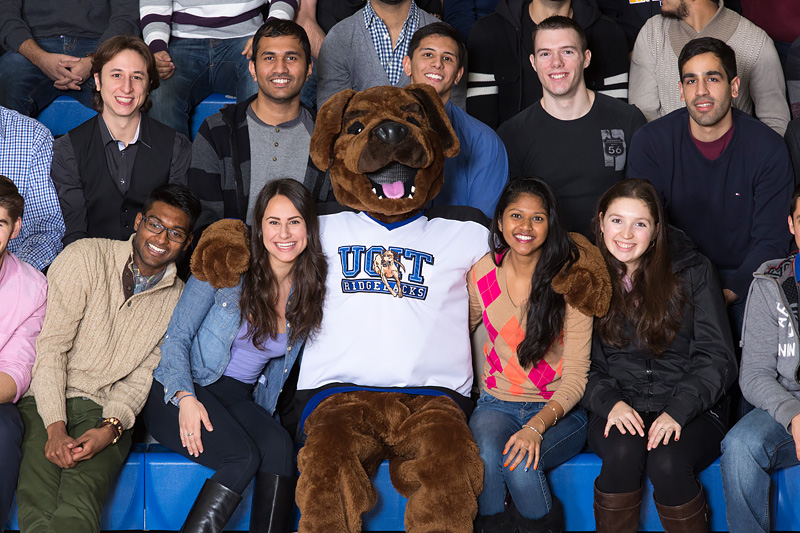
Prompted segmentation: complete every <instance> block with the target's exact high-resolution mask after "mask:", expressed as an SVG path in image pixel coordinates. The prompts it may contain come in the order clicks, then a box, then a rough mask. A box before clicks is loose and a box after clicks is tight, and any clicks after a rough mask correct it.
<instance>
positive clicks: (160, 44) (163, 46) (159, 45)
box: [150, 39, 169, 54]
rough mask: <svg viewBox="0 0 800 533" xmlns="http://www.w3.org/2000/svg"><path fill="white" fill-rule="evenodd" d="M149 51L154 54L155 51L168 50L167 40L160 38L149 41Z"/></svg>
mask: <svg viewBox="0 0 800 533" xmlns="http://www.w3.org/2000/svg"><path fill="white" fill-rule="evenodd" d="M150 51H151V52H153V53H154V54H155V53H157V52H167V51H169V46H167V42H166V41H163V40H161V39H156V40H154V41H153V42H151V43H150Z"/></svg>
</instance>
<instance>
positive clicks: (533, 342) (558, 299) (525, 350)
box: [489, 177, 578, 368]
mask: <svg viewBox="0 0 800 533" xmlns="http://www.w3.org/2000/svg"><path fill="white" fill-rule="evenodd" d="M523 194H530V195H532V196H537V197H539V199H540V200H541V201H542V206H543V207H544V208H545V210H546V211H547V221H548V233H547V239H546V240H545V241H544V243H543V244H542V255H541V256H540V257H539V261H538V262H537V263H536V268H535V269H534V271H533V277H532V278H531V293H530V295H529V296H528V302H527V304H525V309H524V310H523V312H524V314H525V339H524V340H523V341H522V342H521V343H520V345H519V346H517V359H518V360H519V364H520V366H522V367H523V368H529V367H532V366H534V365H536V364H537V363H538V362H539V361H541V360H542V358H543V357H544V356H545V354H546V353H547V352H548V350H549V349H550V346H551V345H552V344H553V342H554V341H555V340H556V339H558V338H559V337H560V336H561V330H562V328H563V326H564V309H565V303H564V297H563V296H562V295H560V294H558V293H557V292H555V291H554V290H553V287H552V286H551V282H552V281H553V278H554V277H555V276H556V275H557V274H558V273H559V272H561V270H562V269H563V268H564V267H565V266H566V268H567V269H569V268H570V267H571V266H572V264H573V263H574V262H575V261H576V260H577V259H578V246H577V245H576V244H575V241H573V240H572V237H570V236H569V233H568V232H567V230H566V228H564V224H563V223H562V222H561V215H560V210H559V207H558V199H557V198H556V195H555V193H553V189H551V188H550V186H549V185H548V184H547V182H545V181H544V180H543V179H542V178H535V177H531V178H520V179H515V180H512V181H510V182H509V183H508V184H507V185H506V186H505V188H504V189H503V192H502V193H501V194H500V199H499V200H498V201H497V207H496V208H495V210H494V217H493V218H492V227H491V231H490V233H489V248H490V249H491V250H492V252H493V253H492V259H493V260H494V263H495V265H497V266H500V264H501V263H502V261H503V259H504V258H505V255H506V254H505V252H506V251H507V250H508V248H509V246H508V243H507V242H506V240H505V238H504V237H503V232H502V231H500V224H499V221H500V220H502V218H503V213H504V212H505V210H506V208H507V207H508V206H509V204H511V203H513V202H515V201H516V200H517V199H518V198H519V197H520V196H522V195H523Z"/></svg>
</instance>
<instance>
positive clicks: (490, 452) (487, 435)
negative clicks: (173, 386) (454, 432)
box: [469, 424, 506, 463]
mask: <svg viewBox="0 0 800 533" xmlns="http://www.w3.org/2000/svg"><path fill="white" fill-rule="evenodd" d="M469 429H470V430H471V431H472V436H473V437H474V438H475V443H476V444H477V445H478V452H479V453H480V456H481V459H483V462H484V463H490V462H491V463H499V462H500V461H501V460H502V456H503V448H505V444H506V441H505V440H503V439H501V438H499V436H498V434H497V432H495V431H491V430H490V428H484V427H481V426H480V425H476V426H473V425H472V424H470V428H469Z"/></svg>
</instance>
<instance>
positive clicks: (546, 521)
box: [515, 497, 564, 533]
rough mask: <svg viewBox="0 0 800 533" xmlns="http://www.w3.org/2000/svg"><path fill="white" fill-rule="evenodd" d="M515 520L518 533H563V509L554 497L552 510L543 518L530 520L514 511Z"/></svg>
mask: <svg viewBox="0 0 800 533" xmlns="http://www.w3.org/2000/svg"><path fill="white" fill-rule="evenodd" d="M515 511H516V509H515ZM515 519H516V523H517V530H518V531H519V533H563V531H564V509H563V508H562V507H561V503H560V502H559V501H558V500H556V499H555V497H554V498H553V508H552V509H551V510H550V512H549V513H547V514H546V515H544V516H543V517H541V518H536V519H533V520H532V519H530V518H525V517H523V516H522V515H521V514H519V511H516V517H515Z"/></svg>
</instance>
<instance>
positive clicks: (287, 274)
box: [144, 179, 327, 532]
mask: <svg viewBox="0 0 800 533" xmlns="http://www.w3.org/2000/svg"><path fill="white" fill-rule="evenodd" d="M253 220H254V221H255V222H254V224H253V227H252V238H251V242H250V261H249V268H248V270H247V271H246V272H245V273H244V274H243V275H242V276H241V278H240V279H239V282H238V283H237V284H236V285H235V286H233V287H222V288H215V287H214V286H212V285H211V284H210V283H208V282H206V281H200V280H199V279H197V278H196V277H194V276H192V277H191V278H190V279H189V281H188V283H187V284H186V288H185V289H184V291H183V294H182V295H181V299H180V301H179V302H178V305H177V307H176V308H175V312H174V314H173V316H172V320H171V321H170V324H169V327H168V329H167V334H166V336H165V337H164V343H163V345H162V346H161V364H160V365H159V366H158V368H157V369H156V371H155V375H154V377H155V381H154V382H153V387H152V390H151V391H150V396H149V398H148V401H147V405H146V406H145V409H144V417H145V422H146V424H147V428H148V430H149V431H150V433H151V434H152V435H153V436H154V437H155V438H156V439H157V440H158V441H159V442H161V443H162V444H164V445H165V446H167V447H168V448H171V449H172V450H174V451H176V452H178V453H180V454H182V455H184V456H185V457H188V458H189V459H191V460H193V461H195V462H197V463H200V464H202V465H204V466H207V467H209V468H212V469H214V470H215V471H216V472H215V474H214V475H213V476H212V477H211V478H209V479H208V480H206V482H205V484H204V485H203V488H202V490H201V491H200V494H199V495H198V496H197V499H196V500H195V502H194V505H193V506H192V509H191V511H189V516H188V517H187V518H186V521H185V522H184V525H183V528H182V529H181V531H191V532H217V531H222V529H223V527H224V526H225V524H226V523H227V522H228V519H229V518H230V516H231V514H232V513H233V511H234V510H235V509H236V506H237V505H238V503H239V501H240V500H241V494H242V492H243V491H244V490H245V488H246V487H247V485H248V484H249V483H250V480H251V479H253V476H256V484H255V490H254V494H253V507H252V511H251V520H250V531H251V532H255V531H259V532H264V531H269V532H286V531H288V530H289V518H290V514H291V511H292V504H293V503H294V487H295V482H296V478H295V477H294V473H295V467H294V449H293V443H292V438H291V437H290V435H289V433H288V432H287V431H286V430H285V429H284V428H283V427H282V426H281V424H280V423H279V422H278V421H277V420H276V419H275V417H274V416H273V415H274V413H275V407H276V404H277V401H278V396H279V395H280V393H281V391H282V390H283V385H284V383H285V381H286V378H287V377H288V375H289V373H290V371H291V368H292V366H293V365H294V364H295V361H296V359H297V354H298V352H299V351H300V349H301V347H302V345H303V342H304V341H305V339H306V337H307V336H308V335H310V334H313V333H314V331H315V330H316V329H317V328H318V327H319V324H320V321H321V319H322V303H323V300H324V297H325V276H326V273H327V263H326V260H325V256H324V254H323V253H322V250H321V247H320V242H319V224H318V220H317V214H316V210H315V207H314V202H313V200H312V198H311V196H310V194H309V193H308V191H307V190H306V189H305V187H304V186H303V185H302V184H301V183H299V182H297V181H295V180H292V179H284V180H278V181H274V182H271V183H269V184H267V185H266V186H265V187H264V189H262V191H261V193H260V194H259V195H258V199H257V200H256V205H255V208H254V212H253ZM226 222H227V223H229V222H228V221H223V222H222V223H226Z"/></svg>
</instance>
